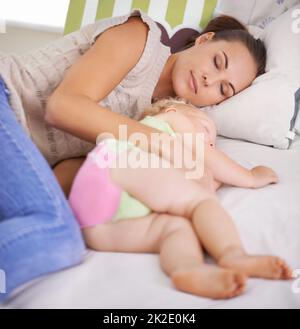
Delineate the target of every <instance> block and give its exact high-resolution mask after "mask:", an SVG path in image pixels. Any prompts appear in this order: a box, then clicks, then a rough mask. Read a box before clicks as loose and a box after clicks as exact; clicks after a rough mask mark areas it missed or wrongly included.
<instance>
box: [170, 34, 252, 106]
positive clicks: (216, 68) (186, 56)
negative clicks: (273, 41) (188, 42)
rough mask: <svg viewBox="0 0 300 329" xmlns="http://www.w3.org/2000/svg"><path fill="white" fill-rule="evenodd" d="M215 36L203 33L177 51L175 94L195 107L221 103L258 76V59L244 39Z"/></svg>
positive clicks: (174, 72)
mask: <svg viewBox="0 0 300 329" xmlns="http://www.w3.org/2000/svg"><path fill="white" fill-rule="evenodd" d="M213 35H214V33H213V32H209V33H206V34H203V35H201V36H200V37H199V38H198V39H196V41H195V45H194V46H193V47H191V48H189V49H186V50H184V51H182V52H180V53H178V57H177V59H176V62H175V64H174V67H173V71H172V83H173V89H174V92H175V94H176V95H177V96H179V97H182V98H185V99H187V100H189V101H190V102H191V103H192V104H194V105H196V106H207V105H214V104H218V103H220V102H222V101H224V100H225V99H227V98H229V97H232V96H234V95H235V94H237V93H238V92H240V91H242V90H243V89H245V88H247V87H248V86H249V85H250V84H251V83H252V81H253V80H254V79H255V77H256V71H257V66H256V64H255V61H254V59H253V57H252V56H251V54H250V52H249V51H248V49H247V48H246V47H245V46H244V45H243V44H242V43H241V42H228V41H223V40H220V41H213V40H212V38H213Z"/></svg>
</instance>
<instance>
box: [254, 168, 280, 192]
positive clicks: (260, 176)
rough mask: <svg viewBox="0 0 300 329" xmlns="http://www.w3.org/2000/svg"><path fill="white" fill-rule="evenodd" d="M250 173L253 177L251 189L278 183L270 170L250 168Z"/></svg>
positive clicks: (274, 174)
mask: <svg viewBox="0 0 300 329" xmlns="http://www.w3.org/2000/svg"><path fill="white" fill-rule="evenodd" d="M250 172H251V174H252V176H253V186H252V188H259V187H263V186H266V185H268V184H275V183H277V182H278V176H277V175H276V173H275V172H274V171H273V170H272V169H271V168H268V167H264V166H257V167H254V168H252V169H251V170H250Z"/></svg>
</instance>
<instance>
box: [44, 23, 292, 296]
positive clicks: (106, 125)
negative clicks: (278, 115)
mask: <svg viewBox="0 0 300 329" xmlns="http://www.w3.org/2000/svg"><path fill="white" fill-rule="evenodd" d="M147 33H148V28H147V26H146V24H144V23H143V22H142V21H141V19H139V18H137V17H134V18H131V19H129V20H128V21H127V22H126V23H124V24H121V25H118V26H115V27H113V28H110V29H108V30H107V31H105V32H104V33H102V34H101V35H100V36H99V37H98V38H97V40H96V42H95V44H94V45H93V46H92V47H91V48H90V49H89V50H88V51H87V52H86V53H85V54H84V55H83V56H81V58H80V59H79V60H78V61H77V62H76V63H75V64H73V65H72V67H71V68H70V69H69V70H68V71H67V73H66V75H65V77H64V79H63V81H62V82H61V84H60V85H59V86H58V88H57V89H56V90H55V92H54V93H53V95H52V96H51V97H50V98H49V101H48V103H47V107H46V116H45V120H46V121H47V122H48V123H49V124H51V125H53V126H55V127H57V128H59V129H62V130H64V131H66V132H69V133H71V134H73V135H74V136H77V137H79V138H81V139H84V140H86V141H90V142H93V143H95V141H96V138H97V136H98V135H99V134H100V133H102V132H109V133H111V134H113V135H114V136H115V137H116V138H119V125H120V124H126V125H127V126H128V132H129V136H130V135H131V134H132V133H134V132H141V133H143V134H145V135H146V136H147V138H148V143H146V144H145V145H143V144H141V145H140V147H141V149H143V150H144V151H145V152H144V153H143V154H145V156H146V155H147V154H148V153H147V152H146V151H148V147H149V145H150V137H151V133H153V132H158V131H157V130H156V129H153V128H150V127H147V126H145V125H142V124H141V123H139V122H137V121H135V120H132V119H130V118H127V117H125V116H123V115H120V114H117V113H114V112H112V111H110V109H107V108H104V107H101V106H99V105H98V103H99V102H100V101H101V100H102V99H104V98H105V97H106V95H108V94H109V93H110V92H111V91H112V90H113V89H114V88H115V87H116V86H117V85H118V84H119V83H120V82H121V81H122V79H123V78H124V77H125V76H126V75H127V74H128V72H129V71H130V70H131V69H132V68H133V67H134V66H135V65H136V63H137V62H138V60H139V58H140V57H141V55H142V53H143V49H144V46H145V43H146V38H147ZM212 39H213V33H208V34H206V35H203V36H201V37H199V38H198V39H197V40H196V42H195V46H194V47H192V48H190V49H188V50H185V51H182V52H180V53H176V54H172V55H171V56H170V57H169V59H168V61H167V63H166V65H165V67H164V69H163V71H162V73H161V76H160V78H159V80H158V82H157V85H156V87H155V89H154V90H153V97H159V98H162V97H165V96H175V95H177V96H181V97H183V98H185V99H187V100H190V101H191V102H192V103H193V104H195V105H200V106H204V105H210V104H217V103H219V102H222V101H223V100H225V99H226V98H228V97H231V96H233V90H231V89H232V88H231V87H229V86H230V84H229V83H231V84H232V85H234V87H235V91H236V93H238V92H240V91H242V90H243V89H244V88H246V87H248V86H249V85H250V84H251V82H252V81H253V79H254V78H255V72H256V66H255V63H254V61H253V59H252V57H251V56H250V54H249V52H248V50H247V49H246V48H245V47H244V46H243V45H242V44H240V43H239V42H225V41H217V42H213V41H211V40H212ZM120 49H122V51H120ZM223 51H224V52H225V53H226V54H227V56H228V59H229V65H228V67H227V68H226V67H225V64H224V63H225V60H224V59H223V58H222V54H223ZM215 56H217V58H216V61H217V66H215V63H214V58H215ZM223 56H224V55H223ZM191 71H192V72H193V74H194V78H195V79H196V81H197V84H198V89H197V92H195V91H194V90H192V89H191V88H190V87H189V81H190V76H191ZM221 85H222V88H220V87H221ZM221 89H222V91H225V96H224V95H222V94H221V92H220V90H221ZM156 151H157V154H158V155H161V150H160V149H159V148H156ZM172 154H173V152H172V150H171V152H170V153H169V154H165V153H164V154H162V155H163V157H164V159H165V161H170V162H171V163H172V162H173V159H172ZM153 156H155V155H153ZM210 159H211V160H210ZM67 161H68V160H67ZM70 161H71V160H70ZM76 161H77V164H76V166H75V167H74V166H73V165H72V162H71V163H70V162H69V163H67V165H66V163H61V164H59V165H58V167H56V169H55V170H56V171H57V172H59V166H60V168H61V169H65V170H66V169H67V170H68V169H69V171H67V174H69V176H68V178H69V181H71V180H72V179H73V177H74V174H75V173H76V171H77V170H78V168H79V166H80V161H82V159H81V160H80V159H79V160H76ZM208 161H211V165H212V164H213V163H214V161H213V157H211V158H210V157H208ZM207 165H208V164H207ZM70 168H73V169H70ZM126 170H127V169H126ZM128 170H130V169H129V168H128ZM168 172H169V173H168V175H165V173H166V171H164V172H163V175H162V172H159V171H157V172H156V174H157V176H156V180H155V179H153V182H154V181H156V182H157V179H158V178H159V179H160V180H161V179H162V178H164V179H170V178H172V180H171V183H172V184H174V185H176V186H178V187H179V188H178V189H176V190H180V191H188V193H187V192H185V193H182V195H181V194H180V196H182V200H181V202H180V203H179V204H180V205H181V208H180V209H179V208H178V207H177V205H176V204H174V203H173V202H170V201H171V200H172V198H171V197H172V193H175V191H174V189H172V191H171V192H168V193H169V194H167V193H166V198H162V199H161V200H163V202H161V203H160V204H158V206H159V207H158V208H156V209H159V210H161V211H159V212H158V211H156V212H155V211H154V213H153V214H151V215H149V216H148V217H146V218H139V219H133V220H125V221H122V222H120V223H117V224H116V225H102V226H97V227H96V228H97V229H95V230H92V232H93V233H92V234H90V235H89V233H87V232H85V233H84V234H85V236H86V237H87V242H88V244H93V247H94V248H95V249H97V250H106V249H107V250H111V251H125V252H126V251H135V252H160V257H161V263H162V266H163V269H164V271H165V272H166V273H167V274H168V275H170V276H171V278H172V280H173V282H174V284H175V286H176V287H177V288H178V289H180V290H183V291H185V292H189V293H193V294H197V295H201V296H207V297H211V298H227V297H233V296H236V295H238V294H239V293H241V292H242V291H243V289H244V287H245V281H246V277H247V276H248V275H251V276H258V277H269V278H289V277H290V270H289V269H288V267H287V266H286V264H285V263H284V262H283V261H281V260H280V259H278V258H273V257H263V258H261V257H254V258H253V257H250V256H247V255H245V253H244V251H243V249H242V248H241V247H240V240H239V237H238V235H237V233H236V230H235V228H234V226H233V225H232V222H231V220H230V218H229V217H228V215H227V214H226V212H224V210H223V209H222V208H221V207H220V206H219V204H218V202H217V201H216V199H215V197H214V196H213V195H212V194H211V193H209V192H208V191H207V190H206V189H205V188H204V187H202V186H201V185H200V184H199V183H198V182H193V181H186V180H185V179H184V180H183V177H184V175H183V172H181V171H178V170H175V169H174V170H170V169H168ZM216 172H217V170H216ZM258 172H260V170H258ZM128 174H130V173H128ZM259 174H260V176H264V177H265V175H264V174H261V173H259ZM134 175H140V176H141V177H140V178H139V181H140V179H141V180H142V176H143V175H145V173H143V172H142V171H135V172H134ZM119 176H120V175H118V172H116V171H115V172H114V173H113V177H114V179H115V180H118V177H119ZM121 176H122V175H121ZM151 176H152V174H151ZM60 177H62V175H60ZM152 177H154V176H152ZM165 177H166V178H165ZM215 178H216V180H219V177H215ZM160 182H161V181H160ZM175 182H176V184H175ZM119 183H120V184H121V185H122V184H125V182H122V181H121V179H120V182H119ZM150 183H151V182H150ZM136 185H139V184H136ZM69 186H70V183H69ZM69 186H67V188H69ZM156 186H157V185H156ZM162 186H168V182H167V181H166V182H164V183H163V184H162ZM206 186H207V185H206ZM123 187H124V189H126V190H128V191H130V190H131V188H132V186H125V185H124V186H123ZM125 187H126V188H125ZM152 187H153V186H152ZM150 190H151V186H149V191H150ZM152 191H153V189H152ZM190 192H191V193H190ZM149 193H150V192H149ZM176 195H177V194H176ZM167 196H168V197H169V199H168V198H167ZM173 196H174V195H173ZM185 196H189V198H188V199H185V198H184V197H185ZM137 197H139V195H138V190H137ZM147 197H149V195H148V193H144V194H143V195H141V196H140V199H141V200H142V201H143V202H144V203H145V204H148V205H149V202H150V201H149V200H148V199H147ZM150 208H151V209H152V207H150ZM156 213H158V214H156ZM170 219H172V220H170ZM204 219H205V220H204ZM220 221H223V225H222V226H223V227H224V226H228V227H227V231H228V232H229V233H230V234H229V235H228V236H229V239H228V240H226V241H223V242H224V243H223V244H219V245H218V244H213V242H215V240H218V239H219V238H221V236H220V235H223V232H220V230H219V227H220V223H219V222H220ZM125 225H126V229H124V226H125ZM192 228H195V230H193V229H192ZM137 232H139V235H138V234H136V233H137ZM206 232H210V235H208V234H205V233H206ZM221 233H222V234H221ZM124 234H125V235H124ZM197 235H198V236H201V237H202V238H201V245H202V246H203V247H204V248H205V249H206V250H207V251H208V252H209V253H210V254H211V255H212V256H213V257H214V258H215V259H216V261H217V263H218V264H219V265H221V266H222V268H221V267H213V266H210V265H204V264H203V256H202V252H201V247H200V243H199V240H198V238H197ZM101 236H102V238H101ZM187 237H188V238H187ZM208 237H209V238H208ZM182 239H183V240H182ZM185 240H186V241H187V242H188V243H187V245H184V248H182V247H181V241H185ZM100 241H101V245H99V244H100ZM123 243H124V245H123ZM102 244H103V245H102ZM175 250H176V252H175ZM258 265H259V266H258ZM258 268H259V269H260V270H259V271H258V270H257V269H258Z"/></svg>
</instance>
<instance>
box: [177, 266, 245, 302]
mask: <svg viewBox="0 0 300 329" xmlns="http://www.w3.org/2000/svg"><path fill="white" fill-rule="evenodd" d="M171 279H172V282H173V284H174V285H175V287H176V288H177V289H178V290H181V291H184V292H187V293H191V294H194V295H198V296H202V297H208V298H213V299H223V298H232V297H235V296H238V295H240V294H241V293H242V292H243V291H244V289H245V285H246V280H247V277H246V275H244V274H240V273H237V272H235V271H233V270H227V269H222V268H220V267H216V266H212V265H199V266H197V267H192V268H187V269H184V270H179V271H176V272H175V273H173V274H172V275H171Z"/></svg>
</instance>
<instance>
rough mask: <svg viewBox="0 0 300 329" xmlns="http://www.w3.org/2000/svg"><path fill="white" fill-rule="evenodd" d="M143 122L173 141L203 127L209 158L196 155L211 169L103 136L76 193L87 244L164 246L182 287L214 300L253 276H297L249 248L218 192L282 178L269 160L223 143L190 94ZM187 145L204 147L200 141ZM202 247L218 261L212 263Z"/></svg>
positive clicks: (131, 248) (166, 266) (163, 259)
mask: <svg viewBox="0 0 300 329" xmlns="http://www.w3.org/2000/svg"><path fill="white" fill-rule="evenodd" d="M140 122H141V123H143V124H145V125H148V126H151V127H153V128H156V129H158V130H160V131H162V134H165V135H167V136H170V138H173V140H176V139H177V138H178V136H180V134H181V135H182V134H184V133H190V134H192V135H193V134H194V135H196V134H197V133H198V134H202V135H201V136H203V137H204V138H203V140H204V146H203V147H204V158H202V159H197V161H202V162H203V164H204V174H203V176H202V177H201V178H195V179H187V178H186V169H184V168H176V167H174V166H173V165H172V164H171V162H170V161H168V160H167V159H166V157H163V156H161V157H159V156H158V155H156V154H155V153H151V152H145V151H143V150H142V148H139V147H138V146H136V145H135V144H133V143H131V142H130V141H121V140H120V141H119V140H117V139H114V138H104V139H102V140H101V141H100V142H99V143H98V145H97V146H96V147H95V148H94V149H93V150H92V151H91V152H90V153H89V154H88V156H87V158H86V160H85V162H84V163H83V165H82V166H81V168H80V170H79V171H78V173H77V175H76V177H75V179H74V182H73V185H72V188H71V192H70V195H69V203H70V205H71V208H72V209H73V212H74V214H75V216H76V218H77V220H78V222H79V224H80V226H81V229H82V233H83V236H84V239H85V242H86V245H87V246H88V247H89V248H91V249H94V250H98V251H110V252H127V253H131V252H140V253H159V255H160V264H161V268H162V270H163V271H164V272H165V273H166V274H167V275H168V276H169V277H170V278H171V280H172V283H173V285H174V287H175V288H176V289H178V290H180V291H183V292H187V293H191V294H194V295H198V296H203V297H209V298H214V299H220V298H231V297H235V296H237V295H239V294H241V293H242V292H243V291H244V290H245V287H246V280H247V278H248V277H257V278H265V279H283V280H284V279H291V278H292V271H291V269H290V268H289V266H288V265H287V264H286V263H285V262H284V261H283V260H282V259H280V258H278V257H275V256H261V255H259V256H255V255H248V254H247V253H246V251H245V250H244V248H243V246H242V243H241V240H240V237H239V234H238V232H237V229H236V227H235V225H234V223H233V221H232V219H231V218H230V216H229V214H228V213H227V212H226V211H225V209H224V208H223V207H222V206H221V205H220V203H219V201H218V199H217V197H216V193H215V190H216V189H217V188H219V187H220V185H221V184H227V185H232V186H239V187H244V188H259V187H263V186H266V185H268V184H272V183H276V182H277V176H276V174H275V173H274V171H273V170H272V169H270V168H267V167H264V166H257V167H254V168H252V169H251V170H248V169H246V168H244V167H242V166H240V165H239V164H238V163H236V162H235V161H233V160H232V159H230V158H229V157H228V156H227V155H226V154H224V153H223V152H222V151H220V150H218V149H217V148H216V147H215V139H216V128H215V125H214V123H213V121H212V120H211V119H210V118H209V117H208V116H207V115H206V114H205V113H204V112H203V111H201V110H199V109H198V108H195V107H194V106H193V105H191V104H188V103H186V102H185V101H184V100H178V99H163V100H159V101H157V102H156V103H154V104H153V105H152V107H151V108H150V109H147V110H146V111H145V112H144V117H143V119H142V120H140ZM166 140H167V139H166ZM183 149H184V151H185V152H190V153H191V154H196V151H197V150H196V149H195V143H187V144H186V145H183ZM135 157H138V158H139V160H140V161H141V163H148V164H149V163H152V164H153V163H156V164H157V163H159V164H160V165H159V166H155V167H154V166H152V167H151V166H133V165H132V163H130V159H133V158H135ZM116 160H118V161H116ZM116 163H118V164H121V163H122V165H116ZM124 164H125V165H124ZM203 251H206V252H207V253H208V254H209V255H210V256H212V258H213V259H214V260H215V262H216V264H207V263H205V262H204V256H203Z"/></svg>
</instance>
